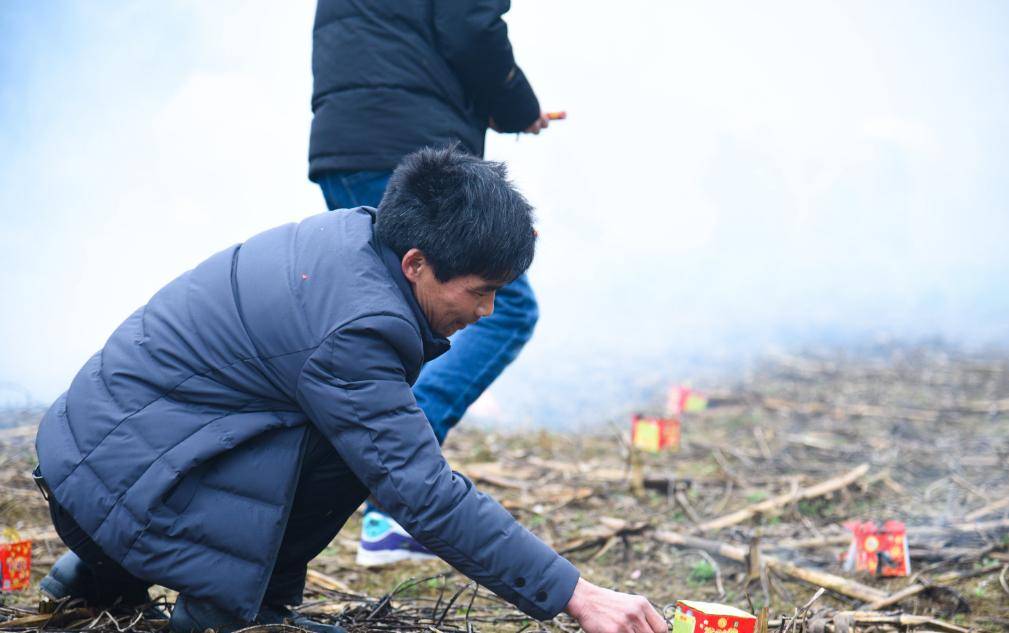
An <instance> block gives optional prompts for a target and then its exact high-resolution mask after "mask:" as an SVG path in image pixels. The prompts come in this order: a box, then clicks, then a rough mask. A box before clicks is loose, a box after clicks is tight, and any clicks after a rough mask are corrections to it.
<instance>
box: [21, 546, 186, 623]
mask: <svg viewBox="0 0 1009 633" xmlns="http://www.w3.org/2000/svg"><path fill="white" fill-rule="evenodd" d="M39 588H40V589H41V590H42V592H43V593H44V594H45V595H46V596H48V597H49V598H50V599H52V600H64V599H74V598H80V599H82V600H84V602H86V603H87V604H88V606H91V607H94V608H98V609H110V608H111V609H114V610H116V611H132V610H133V609H135V608H136V607H138V606H140V605H144V604H147V603H149V602H150V601H151V597H150V594H148V593H147V589H146V587H126V588H124V589H123V590H122V591H117V590H116V588H114V587H109V586H107V583H102V582H101V581H100V580H99V579H98V577H97V576H95V573H94V571H92V569H91V568H90V567H88V565H87V563H85V562H84V561H82V560H81V559H80V557H79V556H77V554H75V553H73V552H72V551H70V552H67V553H66V554H63V555H62V556H60V557H59V559H58V560H57V561H56V563H55V564H54V565H53V567H52V569H50V570H49V573H48V574H47V575H46V577H45V578H43V579H42V580H40V581H39ZM144 617H145V618H147V619H149V620H165V619H167V618H168V615H167V614H166V613H165V612H164V611H162V610H161V609H160V608H158V607H156V606H153V605H152V606H149V607H146V608H145V609H144Z"/></svg>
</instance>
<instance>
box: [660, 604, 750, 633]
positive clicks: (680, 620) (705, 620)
mask: <svg viewBox="0 0 1009 633" xmlns="http://www.w3.org/2000/svg"><path fill="white" fill-rule="evenodd" d="M756 626H757V618H756V617H755V616H752V615H750V614H749V613H747V612H746V611H743V610H741V609H737V608H735V607H730V606H728V605H725V604H717V603H714V602H697V601H696V600H680V601H679V602H677V603H676V613H675V614H674V615H673V633H753V630H754V629H755V628H756Z"/></svg>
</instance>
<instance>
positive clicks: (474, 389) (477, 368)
mask: <svg viewBox="0 0 1009 633" xmlns="http://www.w3.org/2000/svg"><path fill="white" fill-rule="evenodd" d="M391 175H392V172H389V171H354V172H347V171H340V172H330V173H327V174H324V175H323V176H322V178H321V179H320V181H319V186H320V187H322V195H323V196H324V197H325V198H326V206H327V207H329V209H330V210H333V209H344V208H350V207H358V206H369V207H377V206H378V203H379V202H380V201H381V200H382V194H383V193H384V192H385V187H386V185H387V184H388V183H389V176H391ZM538 319H539V308H538V306H537V305H536V297H535V295H533V290H532V288H531V287H530V286H529V280H528V279H527V278H526V276H525V275H522V276H521V277H519V278H518V279H516V280H515V281H513V282H511V283H510V284H508V285H507V286H505V287H503V288H501V289H500V290H498V292H497V296H496V298H495V299H494V314H492V315H491V316H489V317H484V318H482V319H480V320H479V321H477V322H476V323H474V324H473V325H470V326H469V327H467V328H466V329H465V330H462V331H460V332H459V333H458V334H456V335H455V336H454V337H452V349H451V350H449V352H448V353H446V354H444V355H442V356H440V357H438V358H436V359H435V360H433V361H431V362H430V363H428V364H427V365H425V366H424V369H423V370H422V371H421V374H420V378H418V380H417V384H415V385H414V387H413V394H414V397H416V398H417V404H418V405H419V406H420V408H421V410H422V411H424V414H425V415H426V416H427V419H428V421H430V422H431V427H432V428H433V429H434V434H435V435H436V436H437V437H438V441H439V442H444V441H445V436H446V435H448V432H449V429H451V428H452V427H454V426H455V425H456V424H457V423H458V422H459V420H460V419H461V418H462V416H463V414H464V413H466V409H468V408H469V405H471V404H473V401H475V400H476V399H477V398H479V397H480V394H481V393H483V391H484V390H485V389H486V388H487V387H489V386H490V384H491V383H492V382H494V379H495V378H497V377H498V376H499V375H501V372H502V371H504V369H505V367H507V366H508V365H509V363H511V362H512V361H513V360H515V357H516V356H518V354H519V352H520V351H521V350H522V347H523V346H525V344H526V342H527V341H528V340H529V339H530V338H531V337H532V334H533V328H535V327H536V321H537V320H538Z"/></svg>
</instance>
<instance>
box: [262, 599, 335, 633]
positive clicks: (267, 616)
mask: <svg viewBox="0 0 1009 633" xmlns="http://www.w3.org/2000/svg"><path fill="white" fill-rule="evenodd" d="M256 624H291V625H293V626H296V627H298V628H302V629H305V630H308V631H312V633H347V630H346V629H344V628H343V627H341V626H337V625H336V624H323V623H322V622H316V621H315V620H310V619H308V618H307V617H305V616H303V615H299V614H297V613H295V612H294V611H292V610H290V609H288V608H287V607H278V606H269V605H264V606H263V608H262V609H260V610H259V617H257V618H256Z"/></svg>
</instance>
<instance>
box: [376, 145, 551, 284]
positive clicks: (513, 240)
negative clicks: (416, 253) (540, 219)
mask: <svg viewBox="0 0 1009 633" xmlns="http://www.w3.org/2000/svg"><path fill="white" fill-rule="evenodd" d="M532 211H533V210H532V207H531V206H530V205H529V203H528V202H527V201H526V199H525V198H524V197H523V196H522V194H520V193H519V192H518V191H517V190H516V189H515V187H514V186H513V185H512V184H511V183H510V182H509V181H508V173H507V170H506V169H505V166H504V164H503V163H495V162H490V161H485V160H481V159H479V158H476V157H474V156H471V155H469V154H465V153H463V152H460V151H458V150H457V149H456V148H455V146H454V145H452V146H449V147H443V148H425V149H422V150H420V151H417V152H414V153H413V154H410V155H409V156H407V157H406V158H404V159H403V161H402V162H401V163H400V164H399V166H398V167H397V168H396V171H394V172H393V174H392V178H390V179H389V185H388V187H387V188H386V190H385V195H384V196H383V197H382V202H381V204H379V206H378V214H377V221H376V227H375V232H376V234H377V235H378V238H379V239H380V240H382V241H383V242H384V243H385V244H386V245H387V246H389V248H391V249H392V250H393V251H394V252H395V253H396V254H397V255H398V256H399V257H401V258H402V257H403V255H404V254H405V253H406V252H407V251H408V250H410V249H411V248H417V249H420V251H421V252H422V253H424V256H425V257H426V258H427V259H428V260H429V261H430V262H431V264H432V266H433V267H434V273H435V276H436V277H437V278H438V280H439V281H441V282H446V281H449V280H450V279H454V278H456V277H460V276H463V275H479V276H481V277H483V278H485V279H489V280H493V281H502V282H507V281H512V280H513V279H515V278H516V277H518V276H519V275H521V274H522V273H523V272H525V270H526V269H527V268H529V265H530V264H531V263H532V260H533V253H534V251H535V246H536V233H535V231H534V230H533V216H532Z"/></svg>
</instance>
